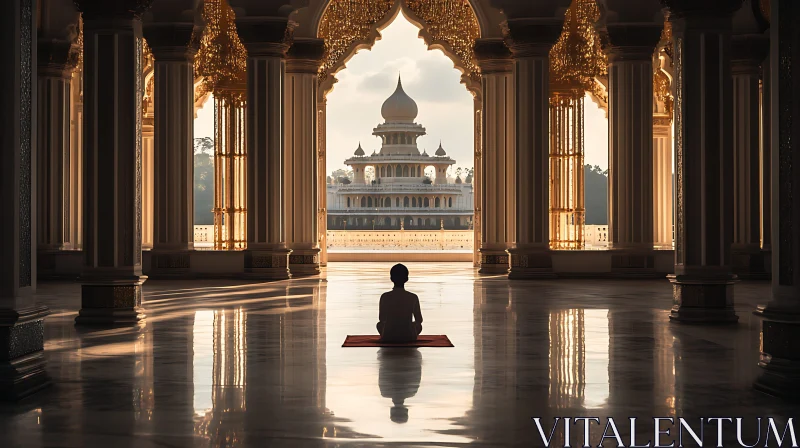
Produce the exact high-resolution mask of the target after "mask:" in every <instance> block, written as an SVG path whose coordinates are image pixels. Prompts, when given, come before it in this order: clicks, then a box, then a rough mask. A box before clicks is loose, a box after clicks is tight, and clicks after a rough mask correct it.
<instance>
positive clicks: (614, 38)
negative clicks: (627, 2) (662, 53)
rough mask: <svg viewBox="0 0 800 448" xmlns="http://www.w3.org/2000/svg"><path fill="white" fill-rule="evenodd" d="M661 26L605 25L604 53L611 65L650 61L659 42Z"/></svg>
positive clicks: (640, 24)
mask: <svg viewBox="0 0 800 448" xmlns="http://www.w3.org/2000/svg"><path fill="white" fill-rule="evenodd" d="M662 29H663V25H658V24H655V23H610V24H607V25H606V33H607V34H606V35H607V36H608V45H607V47H606V49H605V50H606V53H607V54H608V60H609V62H611V63H614V62H617V61H631V60H651V59H652V58H653V51H654V50H655V48H656V45H658V42H659V41H660V40H661V30H662Z"/></svg>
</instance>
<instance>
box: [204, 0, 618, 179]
mask: <svg viewBox="0 0 800 448" xmlns="http://www.w3.org/2000/svg"><path fill="white" fill-rule="evenodd" d="M418 33H419V29H418V28H417V27H416V26H415V25H413V24H412V23H411V22H409V21H408V20H406V18H405V17H404V16H403V15H402V14H398V16H397V18H396V19H395V20H394V21H393V22H392V23H391V24H389V26H387V27H386V28H385V29H384V30H383V31H382V32H381V39H379V40H378V41H377V42H376V43H375V45H374V46H373V47H372V49H371V50H360V51H359V52H357V53H356V54H355V55H354V56H353V57H352V58H351V59H350V60H349V61H348V62H347V65H346V67H345V68H344V69H343V70H341V71H339V73H337V74H336V79H337V80H338V82H337V83H335V84H334V87H333V90H332V91H331V92H330V93H329V94H328V97H327V100H328V110H327V120H328V122H327V148H326V149H327V172H328V173H331V172H332V171H334V170H336V169H339V168H345V165H344V163H343V162H344V160H345V159H347V158H349V157H351V156H352V155H353V152H354V151H355V150H356V148H357V147H358V144H359V142H360V143H361V145H362V147H363V148H364V152H366V153H367V155H369V154H371V153H372V151H373V150H376V151H377V150H380V139H379V138H378V137H375V136H373V135H372V129H373V128H374V127H375V126H376V125H377V124H378V123H381V122H383V118H382V117H381V105H382V104H383V102H384V101H385V100H386V98H388V97H389V96H390V95H391V94H392V93H393V92H394V90H395V87H396V85H397V76H398V74H400V75H401V76H402V79H403V89H404V90H405V91H406V93H407V94H408V95H409V96H411V98H413V99H414V100H415V101H416V102H417V106H418V108H419V115H418V116H417V119H416V122H417V123H419V124H422V125H423V126H424V127H425V129H426V131H427V135H425V136H423V137H421V138H419V139H418V146H419V148H420V150H422V149H427V150H428V154H432V153H433V152H434V151H435V150H436V148H437V147H438V146H439V140H441V142H442V147H443V148H444V149H445V151H447V155H449V156H450V157H452V158H453V159H455V160H456V165H455V167H464V168H469V167H473V166H474V162H473V153H474V148H473V120H472V108H473V100H472V94H470V93H469V92H468V91H467V88H466V87H465V86H464V85H463V84H461V72H460V71H458V69H456V68H454V67H453V62H452V61H451V60H450V59H449V58H448V57H447V56H445V55H444V53H442V52H441V51H440V50H428V48H427V46H426V45H425V42H424V41H423V40H422V39H421V38H419V36H418ZM584 117H585V123H584V124H585V136H584V137H585V138H584V140H585V145H586V148H585V163H587V164H590V165H599V166H600V167H601V168H603V169H606V168H607V167H608V120H607V119H606V118H605V113H604V112H603V110H601V109H600V108H598V107H597V105H596V104H594V103H593V102H592V101H590V100H587V101H586V105H585V115H584ZM213 123H214V111H213V107H212V106H211V101H209V102H207V103H206V105H205V106H204V107H203V109H201V110H200V111H199V112H198V116H197V120H196V121H195V138H197V137H205V136H213V129H214V124H213Z"/></svg>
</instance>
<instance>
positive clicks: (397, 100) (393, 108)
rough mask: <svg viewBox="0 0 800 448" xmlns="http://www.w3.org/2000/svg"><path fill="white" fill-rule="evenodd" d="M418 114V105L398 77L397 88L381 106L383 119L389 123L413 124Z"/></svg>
mask: <svg viewBox="0 0 800 448" xmlns="http://www.w3.org/2000/svg"><path fill="white" fill-rule="evenodd" d="M417 112H418V110H417V103H416V102H415V101H414V100H413V99H411V97H410V96H408V95H407V94H406V92H405V91H404V90H403V83H402V82H401V81H400V76H399V75H398V76H397V88H396V89H395V91H394V93H393V94H392V96H390V97H389V98H387V99H386V101H384V102H383V106H381V115H383V119H384V120H386V122H387V123H413V122H414V119H415V118H417Z"/></svg>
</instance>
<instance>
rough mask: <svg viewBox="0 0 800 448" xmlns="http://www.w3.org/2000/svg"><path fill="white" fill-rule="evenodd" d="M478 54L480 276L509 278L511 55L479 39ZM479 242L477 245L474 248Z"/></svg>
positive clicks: (492, 42) (500, 45) (497, 42)
mask: <svg viewBox="0 0 800 448" xmlns="http://www.w3.org/2000/svg"><path fill="white" fill-rule="evenodd" d="M475 54H476V56H477V58H478V61H479V64H480V66H481V78H482V79H481V81H482V82H481V88H482V96H483V115H482V119H483V126H482V127H483V132H482V138H483V141H482V145H481V146H482V154H481V157H480V160H476V162H477V163H480V174H481V188H480V198H479V200H480V224H481V239H480V254H481V267H480V270H479V272H480V273H482V274H505V273H507V272H508V269H509V256H508V253H507V250H508V249H510V248H511V245H512V243H513V239H514V234H513V229H514V227H513V221H511V220H510V219H509V213H510V211H511V210H513V209H514V202H513V201H514V173H515V167H514V152H513V151H514V118H513V117H514V87H513V62H512V60H511V53H510V52H509V51H508V48H507V47H506V46H505V44H504V43H503V41H502V40H500V39H480V40H478V41H477V42H476V43H475ZM477 243H478V241H476V244H477Z"/></svg>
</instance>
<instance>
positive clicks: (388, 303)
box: [378, 264, 422, 342]
mask: <svg viewBox="0 0 800 448" xmlns="http://www.w3.org/2000/svg"><path fill="white" fill-rule="evenodd" d="M390 276H391V279H392V283H394V289H392V290H391V291H389V292H385V293H383V295H382V296H381V301H380V311H379V313H378V320H379V322H378V333H380V335H381V341H382V342H411V341H416V340H417V335H418V334H420V333H421V332H422V312H421V311H420V309H419V298H418V297H417V295H416V294H414V293H411V292H408V291H406V290H405V288H404V285H405V283H406V282H407V281H408V269H407V268H406V267H405V266H403V265H402V264H396V265H394V266H392V270H391V271H390ZM412 316H413V317H414V321H412V320H411V317H412Z"/></svg>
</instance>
